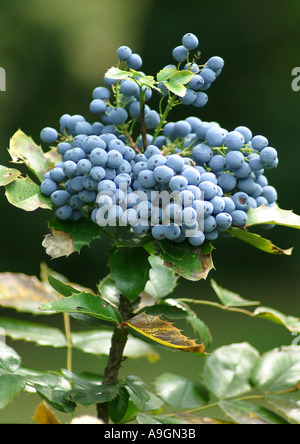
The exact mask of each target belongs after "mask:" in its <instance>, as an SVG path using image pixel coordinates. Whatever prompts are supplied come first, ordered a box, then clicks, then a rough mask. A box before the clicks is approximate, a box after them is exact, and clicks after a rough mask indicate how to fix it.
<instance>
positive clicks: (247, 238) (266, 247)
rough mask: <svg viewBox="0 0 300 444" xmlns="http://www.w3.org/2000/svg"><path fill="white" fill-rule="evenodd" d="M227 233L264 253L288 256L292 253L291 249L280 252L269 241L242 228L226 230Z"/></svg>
mask: <svg viewBox="0 0 300 444" xmlns="http://www.w3.org/2000/svg"><path fill="white" fill-rule="evenodd" d="M227 233H229V234H231V235H232V236H234V237H236V238H237V239H240V240H242V241H244V242H247V243H248V244H250V245H252V246H253V247H255V248H258V249H259V250H262V251H264V252H265V253H270V254H279V255H286V256H290V255H291V254H292V251H293V248H288V249H286V250H282V249H281V248H279V247H277V246H276V245H274V244H273V243H272V242H271V241H270V240H268V239H265V238H264V237H261V236H259V235H258V234H256V233H251V232H250V231H247V230H244V229H243V228H230V229H229V230H227Z"/></svg>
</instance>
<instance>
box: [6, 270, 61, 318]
mask: <svg viewBox="0 0 300 444" xmlns="http://www.w3.org/2000/svg"><path fill="white" fill-rule="evenodd" d="M57 299H58V295H57V293H56V292H55V291H54V290H53V289H52V288H51V287H50V285H49V284H48V283H47V282H40V281H39V280H38V279H37V278H36V277H35V276H27V275H25V274H21V273H20V274H19V273H0V306H2V307H6V308H14V309H15V310H18V311H22V312H29V313H41V312H40V311H39V309H38V307H39V306H40V305H41V304H44V303H47V302H50V301H55V300H57Z"/></svg>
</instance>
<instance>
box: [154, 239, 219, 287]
mask: <svg viewBox="0 0 300 444" xmlns="http://www.w3.org/2000/svg"><path fill="white" fill-rule="evenodd" d="M159 245H160V247H161V252H160V254H159V255H160V256H161V257H162V259H163V260H164V264H165V266H167V267H169V268H171V269H172V270H173V271H175V273H176V274H178V275H179V276H182V277H184V278H185V279H187V280H189V281H199V280H201V279H206V278H207V276H208V273H209V272H210V271H211V270H212V269H213V268H214V265H213V262H212V257H211V253H210V252H205V253H204V246H203V247H202V248H192V247H190V246H188V245H187V244H186V243H182V244H175V242H169V241H163V242H159Z"/></svg>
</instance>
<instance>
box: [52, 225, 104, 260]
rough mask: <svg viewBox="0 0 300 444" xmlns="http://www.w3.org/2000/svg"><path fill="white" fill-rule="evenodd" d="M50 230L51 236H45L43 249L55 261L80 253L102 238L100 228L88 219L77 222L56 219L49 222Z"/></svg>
mask: <svg viewBox="0 0 300 444" xmlns="http://www.w3.org/2000/svg"><path fill="white" fill-rule="evenodd" d="M49 228H50V231H51V234H48V235H47V236H45V239H44V241H43V247H44V248H45V249H46V253H47V254H48V255H49V256H51V257H52V258H53V259H56V258H59V257H63V256H67V257H68V256H70V254H72V253H75V252H77V253H79V252H80V250H81V249H82V248H83V247H84V246H89V245H90V244H91V242H92V241H93V240H95V239H97V238H99V236H100V227H99V226H98V225H97V224H94V223H93V222H92V221H91V220H88V219H86V218H82V219H81V220H79V221H77V222H71V221H59V220H57V219H55V220H53V221H51V222H49Z"/></svg>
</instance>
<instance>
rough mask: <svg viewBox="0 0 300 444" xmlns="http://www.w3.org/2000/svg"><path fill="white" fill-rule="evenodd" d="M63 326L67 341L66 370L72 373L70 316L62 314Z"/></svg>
mask: <svg viewBox="0 0 300 444" xmlns="http://www.w3.org/2000/svg"><path fill="white" fill-rule="evenodd" d="M63 316H64V326H65V334H66V341H67V369H68V370H69V371H72V337H71V326H70V316H69V315H68V314H67V313H64V315H63Z"/></svg>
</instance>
